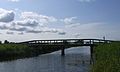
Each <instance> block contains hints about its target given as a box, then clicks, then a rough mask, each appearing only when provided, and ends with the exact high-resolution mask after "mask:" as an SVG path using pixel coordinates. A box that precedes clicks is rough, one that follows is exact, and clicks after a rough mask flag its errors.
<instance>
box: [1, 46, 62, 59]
mask: <svg viewBox="0 0 120 72" xmlns="http://www.w3.org/2000/svg"><path fill="white" fill-rule="evenodd" d="M57 50H60V47H57V46H46V47H40V46H36V47H32V46H29V45H27V44H0V61H5V60H14V59H18V58H25V57H33V56H38V55H40V54H45V53H50V52H53V51H57Z"/></svg>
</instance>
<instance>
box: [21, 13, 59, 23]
mask: <svg viewBox="0 0 120 72" xmlns="http://www.w3.org/2000/svg"><path fill="white" fill-rule="evenodd" d="M20 18H21V19H35V20H37V21H38V22H40V23H43V24H45V23H50V22H56V21H57V19H56V18H55V17H53V16H46V15H41V14H37V13H35V12H22V13H21V15H20Z"/></svg>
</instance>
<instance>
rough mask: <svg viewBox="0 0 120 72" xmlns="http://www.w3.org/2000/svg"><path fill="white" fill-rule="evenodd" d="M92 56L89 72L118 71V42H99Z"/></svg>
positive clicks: (119, 66)
mask: <svg viewBox="0 0 120 72" xmlns="http://www.w3.org/2000/svg"><path fill="white" fill-rule="evenodd" d="M94 56H95V61H94V64H93V66H92V70H91V72H120V42H113V43H110V44H99V45H98V46H97V47H95V48H94Z"/></svg>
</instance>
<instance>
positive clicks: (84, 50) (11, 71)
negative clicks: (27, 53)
mask: <svg viewBox="0 0 120 72" xmlns="http://www.w3.org/2000/svg"><path fill="white" fill-rule="evenodd" d="M65 53H66V55H65V56H64V57H62V56H61V51H56V52H53V53H49V54H44V55H40V56H38V57H33V58H26V59H19V60H15V61H8V62H1V63H0V72H88V70H89V60H90V51H89V48H88V47H81V48H79V47H77V48H71V49H67V50H66V51H65Z"/></svg>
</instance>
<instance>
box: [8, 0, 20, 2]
mask: <svg viewBox="0 0 120 72" xmlns="http://www.w3.org/2000/svg"><path fill="white" fill-rule="evenodd" d="M8 1H10V2H19V1H20V0H8Z"/></svg>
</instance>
